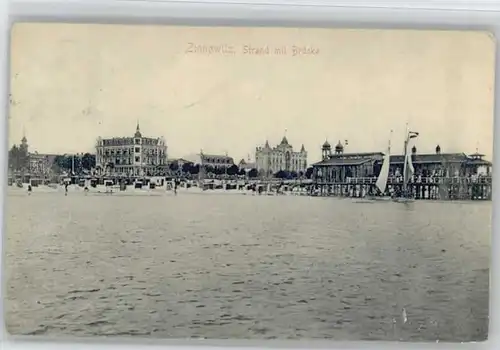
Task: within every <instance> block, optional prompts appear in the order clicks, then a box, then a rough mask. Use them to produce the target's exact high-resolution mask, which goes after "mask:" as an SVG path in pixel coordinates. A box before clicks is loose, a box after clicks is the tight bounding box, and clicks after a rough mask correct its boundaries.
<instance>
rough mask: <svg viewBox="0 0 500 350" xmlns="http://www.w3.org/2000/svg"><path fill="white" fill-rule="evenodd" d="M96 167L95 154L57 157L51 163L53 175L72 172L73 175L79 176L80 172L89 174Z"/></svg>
mask: <svg viewBox="0 0 500 350" xmlns="http://www.w3.org/2000/svg"><path fill="white" fill-rule="evenodd" d="M95 167H96V157H95V154H90V153H84V154H82V155H75V156H73V155H66V154H64V155H57V156H56V157H55V158H54V162H53V163H52V167H51V168H52V171H54V172H55V173H62V172H67V173H70V172H72V171H73V169H74V172H75V174H80V173H82V172H85V171H87V172H90V171H91V170H92V169H95Z"/></svg>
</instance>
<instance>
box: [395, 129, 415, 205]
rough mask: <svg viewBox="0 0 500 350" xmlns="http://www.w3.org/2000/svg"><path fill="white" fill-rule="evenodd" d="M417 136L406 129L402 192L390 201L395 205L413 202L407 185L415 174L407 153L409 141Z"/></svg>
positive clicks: (409, 155) (409, 154) (413, 199)
mask: <svg viewBox="0 0 500 350" xmlns="http://www.w3.org/2000/svg"><path fill="white" fill-rule="evenodd" d="M418 135H419V133H418V132H414V131H409V130H408V127H407V131H406V139H405V145H404V151H405V154H404V165H403V190H402V191H401V194H400V195H399V196H395V197H394V198H393V199H392V200H393V201H394V202H396V203H405V204H406V203H411V202H414V201H415V198H413V194H412V193H410V191H409V190H408V183H409V182H410V179H411V178H412V176H413V173H414V172H415V168H414V167H413V162H412V160H411V153H410V152H408V148H409V147H410V141H411V140H412V139H414V138H416V137H417V136H418Z"/></svg>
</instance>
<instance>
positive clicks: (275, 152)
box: [255, 136, 307, 177]
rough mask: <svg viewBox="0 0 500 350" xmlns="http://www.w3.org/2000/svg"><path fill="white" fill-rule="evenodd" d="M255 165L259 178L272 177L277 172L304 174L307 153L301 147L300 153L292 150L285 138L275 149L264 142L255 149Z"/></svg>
mask: <svg viewBox="0 0 500 350" xmlns="http://www.w3.org/2000/svg"><path fill="white" fill-rule="evenodd" d="M255 165H256V168H257V170H258V171H259V174H260V175H261V176H266V177H269V176H272V175H274V174H276V173H277V172H278V171H288V172H296V173H297V174H301V173H305V171H306V169H307V151H306V149H305V147H304V145H302V147H301V149H300V151H298V152H296V151H294V150H293V146H292V145H291V144H289V143H288V139H287V138H286V136H284V137H283V139H282V140H281V143H280V144H278V145H277V146H276V147H271V146H270V145H269V142H268V141H266V143H265V145H264V146H263V147H256V148H255Z"/></svg>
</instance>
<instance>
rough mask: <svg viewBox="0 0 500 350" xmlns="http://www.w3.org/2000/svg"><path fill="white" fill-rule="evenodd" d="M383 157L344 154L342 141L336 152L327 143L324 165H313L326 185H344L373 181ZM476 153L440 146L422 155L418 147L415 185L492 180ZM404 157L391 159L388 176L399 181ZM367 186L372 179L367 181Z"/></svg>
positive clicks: (413, 151) (379, 154)
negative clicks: (449, 179) (447, 180)
mask: <svg viewBox="0 0 500 350" xmlns="http://www.w3.org/2000/svg"><path fill="white" fill-rule="evenodd" d="M383 157H384V153H382V152H358V153H345V152H344V145H342V143H341V142H340V141H339V142H338V144H337V145H336V146H335V149H334V152H332V147H331V145H330V143H329V142H328V141H325V143H324V144H323V146H322V147H321V161H320V162H318V163H315V164H313V169H314V170H313V177H314V178H315V179H316V181H319V182H324V183H345V182H347V181H349V179H360V178H373V177H376V176H378V174H379V173H380V169H381V167H382V160H383ZM483 157H484V155H483V154H480V153H479V152H478V151H477V150H476V153H474V154H470V155H468V154H466V153H443V152H442V151H441V146H439V145H437V146H436V148H435V152H434V153H426V154H419V153H418V150H417V147H416V145H414V146H413V147H412V148H411V158H412V163H413V167H414V170H415V172H414V177H415V181H417V179H419V178H420V179H421V178H433V177H471V176H479V175H480V176H491V168H492V164H491V162H489V161H487V160H485V159H483ZM404 163H405V157H404V155H391V156H390V165H389V176H390V177H393V178H399V177H400V176H401V175H402V174H403V167H404ZM367 181H368V182H370V181H372V182H373V179H368V180H367Z"/></svg>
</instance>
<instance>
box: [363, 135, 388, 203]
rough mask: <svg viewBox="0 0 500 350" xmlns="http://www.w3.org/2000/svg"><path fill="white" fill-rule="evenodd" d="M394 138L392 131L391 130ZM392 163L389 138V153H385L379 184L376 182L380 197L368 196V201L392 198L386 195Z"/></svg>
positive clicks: (378, 179)
mask: <svg viewBox="0 0 500 350" xmlns="http://www.w3.org/2000/svg"><path fill="white" fill-rule="evenodd" d="M391 137H392V130H391ZM390 161H391V138H389V145H388V146H387V152H385V155H384V160H383V161H382V168H381V169H380V173H379V174H378V178H377V182H375V186H376V188H377V189H378V190H379V193H380V195H379V196H377V195H375V196H373V195H371V196H367V199H370V200H374V201H389V200H391V197H390V196H386V195H385V190H386V189H387V180H388V179H389V166H390Z"/></svg>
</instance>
